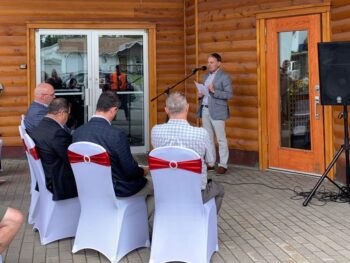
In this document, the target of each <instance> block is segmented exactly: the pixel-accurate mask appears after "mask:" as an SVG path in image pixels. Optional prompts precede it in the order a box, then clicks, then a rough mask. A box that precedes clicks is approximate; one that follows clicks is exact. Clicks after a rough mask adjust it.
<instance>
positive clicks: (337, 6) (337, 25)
mask: <svg viewBox="0 0 350 263" xmlns="http://www.w3.org/2000/svg"><path fill="white" fill-rule="evenodd" d="M331 39H332V41H350V3H349V1H348V0H332V1H331ZM326 107H331V106H326ZM332 108H333V135H334V136H333V141H334V148H335V150H338V149H339V148H340V146H341V145H342V144H343V143H344V123H343V119H339V118H338V115H339V113H340V112H342V110H343V109H342V107H338V106H333V107H332ZM336 178H337V179H338V180H340V181H343V182H345V181H346V180H345V156H344V153H343V155H342V156H341V158H339V159H338V162H337V166H336Z"/></svg>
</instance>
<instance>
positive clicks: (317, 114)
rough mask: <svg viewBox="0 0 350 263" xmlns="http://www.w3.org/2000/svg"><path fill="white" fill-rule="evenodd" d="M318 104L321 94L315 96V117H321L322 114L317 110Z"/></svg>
mask: <svg viewBox="0 0 350 263" xmlns="http://www.w3.org/2000/svg"><path fill="white" fill-rule="evenodd" d="M317 105H320V96H315V119H316V120H319V119H320V114H319V113H318V112H317Z"/></svg>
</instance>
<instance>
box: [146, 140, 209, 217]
mask: <svg viewBox="0 0 350 263" xmlns="http://www.w3.org/2000/svg"><path fill="white" fill-rule="evenodd" d="M149 158H150V159H149V165H150V170H151V175H152V180H153V186H154V197H155V206H156V209H157V208H158V209H159V208H160V206H161V207H162V209H163V208H164V209H167V210H168V209H173V210H174V212H175V211H178V209H179V208H181V209H184V208H186V209H189V210H190V211H192V212H194V211H193V210H192V209H196V211H198V212H199V211H200V210H201V209H202V207H203V202H202V196H201V182H202V179H201V161H200V160H201V158H200V156H199V155H198V153H196V152H195V151H193V150H191V149H186V148H183V147H174V146H171V147H160V148H157V149H154V150H153V151H152V152H151V153H150V155H149ZM153 158H157V159H161V160H164V161H166V162H169V164H168V165H167V164H165V166H167V168H161V169H153V166H152V160H153ZM190 160H191V161H192V160H199V161H198V162H197V164H196V165H197V170H199V171H200V173H195V172H193V171H189V170H184V169H181V168H180V167H177V168H176V166H179V163H180V162H186V161H190ZM158 166H159V165H158Z"/></svg>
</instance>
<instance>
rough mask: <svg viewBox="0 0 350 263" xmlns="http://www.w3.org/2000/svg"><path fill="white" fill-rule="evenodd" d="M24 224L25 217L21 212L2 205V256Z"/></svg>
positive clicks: (0, 231) (0, 243) (0, 228)
mask: <svg viewBox="0 0 350 263" xmlns="http://www.w3.org/2000/svg"><path fill="white" fill-rule="evenodd" d="M22 224H23V215H22V213H21V212H20V211H18V210H17V209H14V208H11V207H5V206H1V205H0V254H1V253H2V252H4V251H5V249H6V248H7V247H8V246H9V245H10V243H11V241H12V240H13V239H14V238H15V236H16V234H17V232H18V231H19V230H20V228H21V225H22ZM0 261H1V259H0Z"/></svg>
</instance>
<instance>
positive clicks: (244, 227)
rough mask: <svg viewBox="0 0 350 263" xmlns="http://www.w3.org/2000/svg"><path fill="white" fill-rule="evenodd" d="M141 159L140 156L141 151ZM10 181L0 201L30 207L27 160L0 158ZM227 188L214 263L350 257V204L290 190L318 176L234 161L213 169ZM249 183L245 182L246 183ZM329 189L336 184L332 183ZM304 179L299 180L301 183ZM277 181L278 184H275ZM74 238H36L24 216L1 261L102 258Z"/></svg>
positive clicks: (77, 262)
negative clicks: (44, 241) (221, 171)
mask: <svg viewBox="0 0 350 263" xmlns="http://www.w3.org/2000/svg"><path fill="white" fill-rule="evenodd" d="M138 158H140V159H141V160H142V161H144V163H145V160H146V159H145V158H144V156H139V157H138ZM2 164H3V168H4V172H3V174H6V175H7V176H8V177H9V183H7V184H2V185H0V203H2V204H4V205H9V206H13V207H17V208H19V209H20V210H22V212H23V213H24V214H25V215H27V212H28V207H29V202H30V192H29V184H30V182H29V180H30V179H29V178H30V177H29V170H28V165H27V162H26V161H25V160H14V159H12V160H10V159H5V160H2ZM209 176H210V177H211V178H212V179H213V180H215V181H220V182H221V183H222V184H223V186H224V188H225V198H224V202H223V205H222V210H221V211H220V214H219V216H218V232H219V248H220V250H219V251H218V252H217V253H215V254H214V255H213V257H212V260H211V262H212V263H222V262H225V263H226V262H227V263H235V262H238V263H241V262H243V263H245V262H247V263H250V262H268V263H274V262H283V263H288V262H293V263H295V262H297V263H299V262H315V263H316V262H317V263H318V262H340V263H342V262H344V263H345V262H350V228H349V225H350V206H349V204H347V203H334V202H328V203H324V202H320V201H318V200H316V199H315V198H313V199H312V202H310V203H309V205H308V206H307V207H303V206H302V202H303V199H300V197H295V194H294V193H293V192H292V191H290V190H281V189H286V188H289V189H292V190H293V188H294V187H298V189H303V191H308V190H310V189H311V188H312V187H313V186H314V185H315V183H316V182H317V178H315V177H311V176H301V175H297V174H288V173H280V172H276V171H259V170H255V169H252V168H246V167H241V166H231V167H230V169H229V172H228V173H227V174H225V175H223V176H220V177H217V176H215V175H209ZM247 183H249V184H247ZM323 185H324V186H325V188H326V189H330V190H335V189H334V186H333V185H332V184H331V183H329V182H326V180H325V182H324V183H323ZM301 186H302V187H301ZM271 187H274V188H280V189H272V188H271ZM73 243H74V239H65V240H61V241H58V242H52V243H51V244H48V245H46V246H41V244H40V239H39V233H38V232H33V231H32V226H31V225H29V224H28V223H27V222H26V224H25V225H24V226H23V227H22V229H21V231H20V232H19V234H18V235H17V236H16V238H15V240H14V241H13V242H12V244H11V245H10V247H9V248H8V249H7V250H6V251H5V252H4V253H3V254H2V255H3V258H4V259H5V262H6V263H27V262H28V263H41V262H42V263H48V262H54V263H105V262H109V261H108V259H106V258H105V257H104V256H103V255H101V254H99V253H98V252H96V251H93V250H82V251H80V252H78V253H76V254H72V253H71V248H72V245H73ZM149 257H150V249H149V248H142V249H138V250H136V251H133V252H132V253H130V254H128V255H127V256H126V257H125V258H123V259H122V260H121V261H120V262H121V263H136V262H142V263H146V262H148V261H149Z"/></svg>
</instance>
